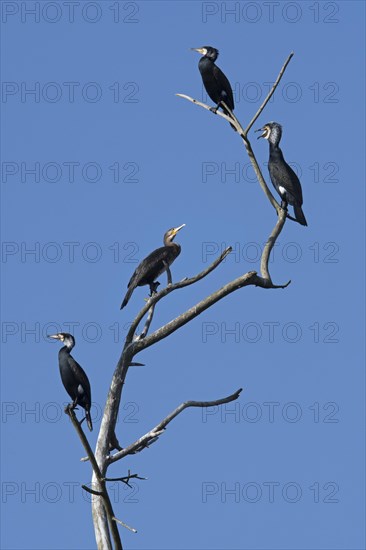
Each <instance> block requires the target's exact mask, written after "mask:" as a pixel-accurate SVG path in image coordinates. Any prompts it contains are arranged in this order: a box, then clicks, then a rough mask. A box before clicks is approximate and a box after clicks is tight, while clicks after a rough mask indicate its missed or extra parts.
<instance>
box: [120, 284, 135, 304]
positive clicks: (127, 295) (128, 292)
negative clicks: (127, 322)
mask: <svg viewBox="0 0 366 550" xmlns="http://www.w3.org/2000/svg"><path fill="white" fill-rule="evenodd" d="M133 290H134V289H133V286H132V285H131V286H130V287H129V289H128V290H127V292H126V296H125V297H124V299H123V302H122V304H121V309H123V308H124V307H125V306H127V304H128V301H129V299H130V298H131V295H132V292H133Z"/></svg>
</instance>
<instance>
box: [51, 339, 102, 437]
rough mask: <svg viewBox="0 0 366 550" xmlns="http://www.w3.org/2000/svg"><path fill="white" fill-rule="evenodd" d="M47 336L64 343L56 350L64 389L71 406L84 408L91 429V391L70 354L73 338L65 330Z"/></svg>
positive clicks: (86, 378)
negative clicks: (70, 400)
mask: <svg viewBox="0 0 366 550" xmlns="http://www.w3.org/2000/svg"><path fill="white" fill-rule="evenodd" d="M49 338H54V339H55V340H60V341H61V342H63V343H64V344H65V345H64V347H62V348H61V349H60V351H59V352H58V364H59V367H60V374H61V380H62V383H63V385H64V387H65V390H66V391H67V393H68V394H69V396H70V397H71V399H72V405H71V408H72V409H75V407H76V406H77V405H80V407H83V409H85V417H86V422H87V424H88V428H89V430H90V431H92V429H93V424H92V420H91V417H90V407H91V391H90V383H89V380H88V377H87V375H86V374H85V372H84V370H83V369H82V368H81V366H80V365H79V363H77V362H76V361H75V359H74V358H73V356H72V355H71V354H70V352H71V350H72V348H73V347H74V346H75V339H74V337H73V336H71V334H68V333H67V332H60V333H58V334H53V335H50V336H49Z"/></svg>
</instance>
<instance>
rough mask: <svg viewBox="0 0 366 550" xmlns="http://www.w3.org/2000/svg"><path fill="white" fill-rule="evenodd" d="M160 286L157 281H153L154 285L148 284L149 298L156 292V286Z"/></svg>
mask: <svg viewBox="0 0 366 550" xmlns="http://www.w3.org/2000/svg"><path fill="white" fill-rule="evenodd" d="M159 285H160V283H159V281H155V282H154V283H150V298H151V296H153V295H154V294H156V293H157V291H158V286H159Z"/></svg>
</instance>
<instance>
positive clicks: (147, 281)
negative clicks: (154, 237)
mask: <svg viewBox="0 0 366 550" xmlns="http://www.w3.org/2000/svg"><path fill="white" fill-rule="evenodd" d="M184 226H185V223H184V224H183V225H180V226H179V227H174V228H172V229H169V230H168V231H167V232H166V233H165V235H164V246H162V247H161V248H157V249H156V250H154V252H151V254H149V255H148V256H147V257H146V258H145V259H144V260H142V262H141V263H140V264H139V265H138V266H137V267H136V269H135V272H134V274H133V275H132V277H131V279H130V282H129V283H128V290H127V292H126V296H125V297H124V300H123V302H122V304H121V309H122V308H124V307H125V306H126V305H127V303H128V301H129V299H130V298H131V295H132V293H133V291H134V290H135V288H136V287H137V286H144V285H149V287H150V296H151V295H152V294H153V293H154V292H156V289H157V287H158V285H159V284H160V283H159V282H157V281H156V279H157V278H158V277H159V275H161V274H162V273H164V271H166V272H167V274H168V284H169V283H171V280H170V271H169V266H170V265H171V264H172V263H173V262H174V260H175V259H176V258H177V257H178V256H179V254H180V251H181V247H180V244H178V243H174V242H173V239H174V237H175V236H176V234H177V233H178V231H180V230H181V229H182V227H184Z"/></svg>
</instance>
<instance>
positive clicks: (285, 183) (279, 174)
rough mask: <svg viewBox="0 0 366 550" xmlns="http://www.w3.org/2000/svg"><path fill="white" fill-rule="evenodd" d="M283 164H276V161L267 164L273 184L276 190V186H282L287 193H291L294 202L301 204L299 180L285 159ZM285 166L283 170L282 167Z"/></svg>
mask: <svg viewBox="0 0 366 550" xmlns="http://www.w3.org/2000/svg"><path fill="white" fill-rule="evenodd" d="M283 162H284V165H281V166H280V165H278V164H277V163H276V162H274V163H271V164H270V165H269V174H270V176H271V180H272V183H273V185H274V186H275V187H276V189H277V190H278V187H279V186H281V187H284V188H285V189H286V191H287V193H288V194H289V195H291V196H292V197H293V198H294V200H295V202H296V203H297V204H299V205H300V206H301V205H302V190H301V184H300V180H299V178H298V177H297V175H296V174H295V172H294V171H293V169H292V168H291V166H290V165H289V164H287V162H286V161H285V160H283ZM284 167H285V170H284V169H283V168H284Z"/></svg>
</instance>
